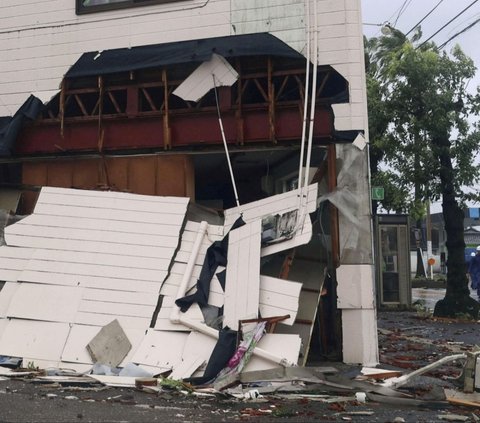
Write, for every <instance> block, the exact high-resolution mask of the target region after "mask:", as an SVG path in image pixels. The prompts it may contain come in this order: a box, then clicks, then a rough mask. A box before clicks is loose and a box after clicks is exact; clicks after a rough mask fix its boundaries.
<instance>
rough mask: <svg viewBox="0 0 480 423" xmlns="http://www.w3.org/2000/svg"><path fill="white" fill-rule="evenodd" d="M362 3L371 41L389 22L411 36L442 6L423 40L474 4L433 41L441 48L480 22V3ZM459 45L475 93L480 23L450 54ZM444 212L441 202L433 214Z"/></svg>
mask: <svg viewBox="0 0 480 423" xmlns="http://www.w3.org/2000/svg"><path fill="white" fill-rule="evenodd" d="M361 2H362V15H363V16H362V22H363V23H364V25H363V33H364V34H365V35H366V36H367V37H368V38H370V37H374V36H379V35H381V33H380V30H381V26H382V24H385V23H389V24H390V25H391V26H393V27H395V28H397V29H399V30H400V31H402V32H403V33H407V32H409V31H410V30H411V29H412V28H413V27H415V26H416V24H417V23H418V22H419V21H420V20H421V19H423V18H424V17H425V16H426V15H427V14H428V13H429V12H430V11H431V10H432V9H433V8H434V7H435V6H436V5H437V4H439V3H440V4H439V5H438V7H437V8H436V9H435V10H434V11H433V12H432V13H431V14H430V15H429V16H428V17H426V18H425V20H424V21H423V22H422V23H421V24H420V25H421V27H422V33H423V37H422V39H423V40H426V39H427V38H429V37H431V36H432V35H433V34H434V33H436V32H437V31H438V30H440V28H442V27H443V26H444V25H445V24H447V23H448V22H449V21H450V20H451V19H453V18H454V17H455V16H456V15H457V14H459V13H461V12H462V11H463V10H464V9H465V8H467V7H468V6H469V5H471V4H472V3H473V5H472V6H471V7H470V8H468V9H467V10H466V11H465V12H463V13H462V14H461V15H460V16H458V17H457V18H456V19H454V20H453V21H452V22H451V23H449V24H448V25H447V26H446V27H445V28H444V29H442V30H441V31H440V32H438V34H437V35H435V36H434V37H433V38H432V41H434V42H435V43H436V44H437V45H438V46H439V45H441V44H443V43H444V42H446V41H447V40H448V39H449V38H450V37H453V36H455V34H457V33H458V32H461V31H462V30H464V29H465V28H467V27H468V26H469V25H470V24H473V23H474V22H475V21H476V20H477V19H479V20H480V1H479V0H477V1H474V0H443V1H441V0H406V1H405V0H361ZM372 24H373V25H372ZM455 44H459V45H460V46H461V47H462V50H463V51H464V52H465V53H466V54H467V55H468V56H469V57H470V58H472V59H473V60H474V62H475V65H476V67H477V76H476V77H475V78H474V79H473V80H472V81H471V82H470V84H469V87H468V88H469V90H471V91H475V90H476V86H477V85H480V21H479V22H478V23H476V24H474V25H473V26H472V27H471V28H469V29H467V30H466V31H465V32H463V33H462V34H460V35H458V36H456V37H455V38H454V39H452V41H450V42H449V43H448V44H447V45H446V46H445V47H444V48H445V50H447V51H449V50H450V49H451V48H452V47H453V46H454V45H455ZM471 206H475V207H478V204H476V205H474V204H471ZM440 211H441V205H440V204H439V203H437V204H434V205H432V213H436V212H440Z"/></svg>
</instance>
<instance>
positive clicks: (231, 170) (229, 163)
mask: <svg viewBox="0 0 480 423" xmlns="http://www.w3.org/2000/svg"><path fill="white" fill-rule="evenodd" d="M212 78H213V87H214V91H215V103H216V105H217V114H218V124H219V125H220V132H221V133H222V140H223V146H224V147H225V154H226V156H227V163H228V170H229V171H230V179H231V180H232V185H233V192H234V194H235V201H236V202H237V207H240V202H239V201H238V193H237V186H236V185H235V178H234V176H233V169H232V163H231V162H230V156H229V154H228V146H227V140H226V139H225V131H224V130H223V123H222V116H221V114H220V106H219V105H218V94H217V84H216V82H215V75H214V74H212Z"/></svg>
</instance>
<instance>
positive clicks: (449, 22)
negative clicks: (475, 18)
mask: <svg viewBox="0 0 480 423" xmlns="http://www.w3.org/2000/svg"><path fill="white" fill-rule="evenodd" d="M475 3H478V0H474V1H473V2H472V3H470V4H469V5H468V6H467V7H466V8H465V9H463V10H462V11H461V12H460V13H458V14H457V15H456V16H454V17H453V18H452V19H450V20H449V21H448V22H447V23H446V24H445V25H443V26H442V27H441V28H440V29H439V30H438V31H437V32H435V33H434V34H433V35H431V36H430V37H428V38H427V39H426V40H425V41H424V42H423V43H422V44H420V45H419V46H417V48H420V47H422V46H423V45H424V44H425V43H427V42H428V41H430V40H431V39H432V38H433V37H435V35H437V34H438V33H439V32H440V31H441V30H442V29H444V28H445V27H446V26H448V25H450V24H451V23H452V22H453V21H454V20H455V19H457V18H458V17H459V16H460V15H463V14H464V13H465V12H466V11H467V10H468V9H470V8H471V7H472V6H473V5H474V4H475Z"/></svg>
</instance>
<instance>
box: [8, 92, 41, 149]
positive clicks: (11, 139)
mask: <svg viewBox="0 0 480 423" xmlns="http://www.w3.org/2000/svg"><path fill="white" fill-rule="evenodd" d="M43 107H44V106H43V103H42V101H41V100H40V99H39V98H37V97H35V96H34V95H31V96H30V97H28V99H27V101H25V103H23V104H22V106H21V107H20V108H19V109H18V110H17V112H16V113H15V114H14V115H13V116H12V117H6V118H0V156H1V157H9V156H11V155H12V150H13V146H14V144H15V141H16V139H17V136H18V134H19V132H20V130H21V129H22V125H23V123H24V122H25V121H28V120H34V119H36V118H37V116H38V114H39V113H40V111H41V110H42V108H43Z"/></svg>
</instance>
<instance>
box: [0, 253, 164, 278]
mask: <svg viewBox="0 0 480 423" xmlns="http://www.w3.org/2000/svg"><path fill="white" fill-rule="evenodd" d="M0 254H1V253H0ZM32 260H42V261H45V262H53V263H55V262H57V263H70V264H71V263H77V264H97V265H102V266H112V267H116V268H118V269H119V270H120V271H121V270H122V268H130V269H135V268H137V269H146V270H157V271H158V270H164V269H167V268H168V266H169V264H170V261H171V257H169V258H150V257H135V256H127V255H118V254H105V253H90V252H81V251H64V250H43V249H38V250H35V252H34V254H33V255H32ZM1 261H2V259H1V258H0V263H1ZM23 263H24V264H25V263H26V260H24V261H23ZM23 267H27V266H23ZM28 268H30V267H28ZM124 270H125V269H124ZM127 273H128V272H127ZM122 277H125V276H122ZM137 277H138V276H137Z"/></svg>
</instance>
